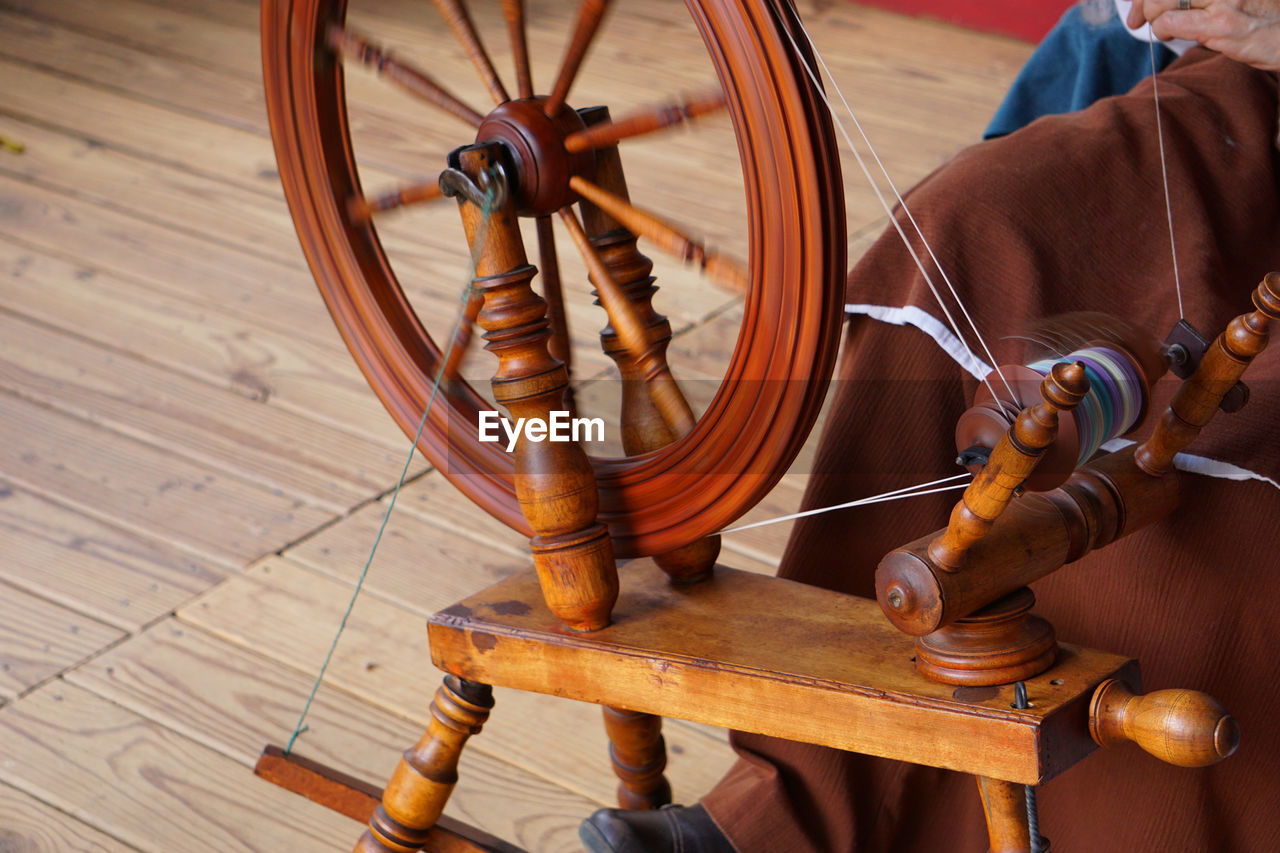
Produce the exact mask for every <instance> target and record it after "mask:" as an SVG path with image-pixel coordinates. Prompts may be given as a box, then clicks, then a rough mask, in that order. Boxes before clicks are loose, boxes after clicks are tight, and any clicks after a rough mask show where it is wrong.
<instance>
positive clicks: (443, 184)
mask: <svg viewBox="0 0 1280 853" xmlns="http://www.w3.org/2000/svg"><path fill="white" fill-rule="evenodd" d="M440 192H442V193H444V194H445V195H447V196H449V197H450V198H465V199H466V200H467V201H469V202H471V203H472V204H474V205H475V206H476V207H484V206H485V204H486V203H487V204H488V205H489V208H490V209H491V210H494V209H497V208H499V207H502V206H503V205H505V204H506V203H507V198H508V192H507V170H506V169H504V168H503V167H502V164H501V163H499V162H496V161H495V162H493V163H491V164H490V165H489V168H488V169H485V170H484V171H483V172H481V173H480V176H479V181H478V182H476V181H472V180H471V177H470V176H469V175H467V174H466V173H465V172H463V171H461V170H460V169H453V168H449V169H445V170H444V171H443V172H441V173H440ZM490 192H492V194H493V195H492V197H490V196H489V193H490Z"/></svg>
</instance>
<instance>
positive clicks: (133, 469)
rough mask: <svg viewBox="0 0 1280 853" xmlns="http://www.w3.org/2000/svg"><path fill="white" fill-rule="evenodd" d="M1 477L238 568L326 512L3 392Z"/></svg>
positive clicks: (325, 517)
mask: <svg viewBox="0 0 1280 853" xmlns="http://www.w3.org/2000/svg"><path fill="white" fill-rule="evenodd" d="M0 435H9V436H13V437H14V439H15V440H12V441H6V442H4V443H3V444H2V445H0V476H4V477H7V478H8V479H10V480H12V481H13V482H15V483H17V484H19V485H21V486H23V487H25V488H27V489H29V490H31V491H34V492H36V493H37V494H42V495H45V496H51V497H56V499H57V500H58V501H59V502H60V503H64V504H65V505H67V506H71V507H75V508H77V509H79V510H81V511H82V512H85V513H87V514H90V515H93V516H95V517H97V518H101V519H104V520H107V521H109V522H110V523H112V524H116V525H119V526H123V527H126V528H128V529H130V530H134V531H138V532H141V533H143V534H144V535H149V536H153V537H156V538H160V539H164V540H166V541H169V542H172V543H175V544H177V545H179V546H180V547H183V548H185V549H188V550H190V551H193V552H195V553H197V554H200V555H203V556H205V557H207V558H208V559H210V560H213V561H215V562H218V563H220V564H221V565H224V566H228V567H231V568H233V569H238V568H240V567H241V566H243V565H244V564H245V563H247V562H249V561H251V560H254V559H256V558H258V557H261V556H262V555H264V554H268V553H271V552H272V551H274V550H276V549H279V548H282V547H284V546H285V545H287V544H289V543H290V542H293V541H295V540H296V539H298V538H299V537H301V536H302V535H303V534H305V533H307V532H308V531H311V530H314V529H315V528H316V527H318V526H320V525H321V524H323V523H325V522H327V521H328V520H329V519H330V518H331V515H330V513H327V512H324V511H323V510H320V509H316V508H314V507H308V506H306V505H304V504H303V503H302V502H301V501H298V500H297V499H294V498H288V497H285V496H282V495H278V494H273V493H272V492H270V491H268V490H266V489H263V488H261V487H258V486H254V485H252V484H250V483H246V482H244V481H243V480H240V479H238V478H236V477H234V476H232V475H229V474H223V473H221V472H218V471H216V470H213V469H210V468H208V467H206V466H200V465H196V464H194V463H192V462H189V461H187V460H185V459H183V458H181V457H178V456H174V455H172V454H169V453H166V452H164V451H162V450H158V449H156V448H154V447H151V446H150V445H147V444H143V443H142V442H139V441H137V440H135V439H132V438H128V437H126V436H123V435H119V434H117V433H112V432H108V431H107V430H104V429H102V428H100V427H95V426H92V425H90V424H87V423H85V422H84V421H80V420H77V419H75V418H70V417H68V416H66V415H63V414H59V413H56V412H53V411H50V410H48V409H45V408H43V407H41V406H37V405H35V404H33V403H29V402H27V401H25V400H22V399H19V398H17V397H13V396H10V395H8V394H3V393H0Z"/></svg>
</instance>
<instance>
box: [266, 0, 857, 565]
mask: <svg viewBox="0 0 1280 853" xmlns="http://www.w3.org/2000/svg"><path fill="white" fill-rule="evenodd" d="M438 5H440V6H441V7H442V8H445V9H447V10H452V12H451V14H455V18H454V21H455V23H456V25H457V26H458V27H460V28H461V31H462V32H463V33H464V34H465V33H470V34H471V35H470V36H467V35H464V38H470V37H473V36H474V30H473V29H472V28H471V24H470V21H469V20H468V19H466V17H465V15H466V13H465V10H463V9H462V7H461V6H459V5H458V4H456V3H449V2H445V3H440V4H438ZM606 6H607V3H604V2H600V3H591V4H586V5H585V6H584V11H583V16H582V17H581V18H580V19H579V21H578V22H577V27H576V30H575V33H574V40H573V42H572V44H571V46H570V48H569V51H568V52H567V55H566V59H565V63H564V65H563V67H562V70H561V72H560V75H559V77H558V79H557V80H556V82H555V91H554V92H553V93H552V94H551V95H549V96H545V97H540V98H537V99H533V98H531V97H530V96H531V95H532V92H533V89H532V88H531V87H530V83H529V75H528V65H527V60H526V62H525V64H520V65H519V68H520V69H521V70H520V82H519V86H520V97H519V98H516V99H515V100H508V98H507V95H506V92H505V90H504V89H503V88H502V84H501V83H500V82H498V81H497V75H496V73H495V72H493V68H492V65H491V64H489V61H488V58H487V57H486V56H484V55H483V48H480V47H476V50H477V51H478V52H479V53H478V56H477V62H478V64H479V67H480V68H481V71H482V74H483V76H484V77H485V78H486V81H487V82H488V85H489V88H490V90H491V92H493V93H494V100H495V101H501V103H500V104H498V106H497V107H496V108H495V109H494V111H493V112H492V113H491V115H490V116H489V118H488V119H482V118H481V117H480V116H479V115H478V114H476V113H474V111H471V110H469V109H468V108H464V107H462V106H461V105H459V104H457V103H456V101H453V100H452V99H451V96H448V95H447V93H443V94H442V90H441V89H440V87H439V86H437V85H436V84H434V83H433V82H430V81H428V80H427V79H426V77H427V75H426V74H425V73H421V72H416V71H412V70H406V66H403V65H401V64H400V63H398V62H396V61H395V60H393V59H392V60H389V58H388V57H387V56H386V54H385V53H383V52H381V51H380V50H379V49H378V48H377V47H375V46H373V45H371V44H369V43H368V42H367V41H363V40H360V39H359V37H358V36H357V35H356V34H354V33H351V32H349V31H347V30H346V29H345V27H344V17H345V12H346V3H345V2H341V0H296V2H278V3H272V2H268V3H264V5H263V45H264V54H263V55H264V63H265V77H266V86H267V104H268V110H269V113H270V116H271V125H272V133H273V137H274V139H275V143H276V151H277V156H278V159H279V163H280V172H281V177H282V180H283V183H284V187H285V192H286V195H287V197H288V200H289V204H290V207H291V209H292V211H293V215H294V219H295V222H296V224H297V227H298V232H299V235H300V238H301V241H302V244H303V247H304V250H305V252H306V255H307V257H308V260H309V261H310V264H311V268H312V271H313V272H314V274H315V277H316V280H317V282H318V283H319V284H320V288H321V291H322V292H323V293H324V296H325V299H326V300H327V301H328V304H329V307H330V310H331V312H332V314H333V316H334V319H335V321H336V322H337V324H338V327H339V328H340V330H341V331H342V334H343V336H344V338H345V339H346V341H347V344H348V346H349V347H350V349H351V352H352V353H353V355H354V356H355V358H356V360H357V362H358V363H359V364H360V367H361V368H362V370H363V371H364V373H365V375H366V376H367V377H368V379H369V381H370V383H371V384H372V386H373V387H374V389H375V390H376V391H377V393H378V395H379V397H381V399H382V401H383V403H384V404H385V405H386V407H387V408H388V410H389V411H390V412H391V413H392V415H393V416H394V417H395V419H396V421H397V422H398V423H399V424H400V426H401V427H402V428H403V429H404V430H405V431H406V432H407V433H408V434H410V435H413V434H415V433H416V431H417V427H418V423H419V421H420V420H421V417H422V413H423V410H424V408H425V407H426V404H427V400H428V399H429V398H431V397H432V385H433V380H434V378H435V377H436V375H437V373H438V372H439V368H440V360H441V358H442V352H441V346H440V344H439V338H440V334H439V333H437V337H436V339H433V338H432V337H431V335H430V334H429V333H428V331H427V330H426V329H424V328H423V326H422V324H421V323H420V322H419V321H418V319H417V317H416V315H415V314H414V312H413V309H412V307H411V305H410V304H409V301H408V300H407V299H406V298H405V296H404V292H403V291H402V289H401V287H400V285H399V283H398V282H397V279H396V275H395V272H394V271H393V269H392V265H391V263H390V262H389V261H388V259H387V255H386V253H385V252H384V251H383V248H382V245H381V244H380V242H379V240H378V235H377V231H376V228H375V226H374V225H373V224H372V223H371V222H370V221H369V218H368V217H367V216H361V215H360V211H359V210H358V209H357V208H355V207H354V206H353V205H352V204H351V202H352V200H360V199H363V198H364V196H363V194H362V189H361V184H360V180H359V176H358V174H357V166H356V161H355V157H354V155H353V152H352V145H351V139H350V134H349V131H348V125H347V111H346V103H345V94H344V72H343V63H342V61H340V58H339V56H338V54H339V53H342V54H344V55H347V56H348V57H349V58H350V57H352V55H355V56H356V57H359V56H363V57H364V58H365V60H367V61H369V62H371V63H372V64H374V65H377V66H378V67H380V68H382V69H383V71H384V72H385V73H386V74H387V76H389V77H395V78H397V79H400V80H402V81H404V80H409V81H410V82H408V83H407V84H406V85H409V86H413V87H416V91H418V92H419V93H422V92H426V93H427V97H430V98H432V99H434V100H435V101H436V103H437V104H438V103H441V102H444V103H445V108H446V109H447V110H449V111H450V112H452V113H454V114H455V115H457V114H459V113H462V115H463V117H464V120H466V121H467V122H468V123H470V124H473V125H478V126H479V127H478V136H479V139H480V140H481V141H486V140H494V139H501V140H502V141H503V144H504V145H505V146H506V147H507V150H514V149H517V146H514V145H512V144H511V137H513V136H515V137H518V138H519V140H523V141H527V142H528V144H527V145H525V146H523V147H522V148H519V149H518V150H517V153H516V155H515V156H514V157H513V158H512V159H511V160H509V161H508V163H507V165H509V166H511V167H512V174H511V175H510V176H509V177H510V180H511V182H512V185H513V187H515V188H523V190H527V189H528V188H529V187H532V186H534V185H540V187H541V189H540V190H539V195H538V197H537V199H536V200H535V199H534V198H533V197H532V195H531V194H530V193H529V192H527V191H525V192H522V195H521V203H522V204H524V205H525V208H524V212H525V213H526V214H529V213H532V214H536V215H538V216H540V217H546V216H548V215H549V214H550V213H552V212H554V211H555V210H557V209H559V208H561V207H564V206H566V205H567V204H569V203H572V202H573V201H574V200H575V199H576V193H575V192H574V191H573V190H571V189H570V188H569V185H568V184H569V180H570V178H578V179H586V178H589V177H594V175H593V174H592V173H593V172H594V169H595V166H596V158H595V157H593V156H592V151H593V149H591V148H588V149H586V150H585V151H584V152H582V155H581V156H578V157H576V158H575V157H570V158H566V157H564V155H563V150H564V146H563V137H564V136H566V135H568V134H570V133H573V132H574V130H577V131H581V130H582V129H583V126H582V124H581V120H580V119H578V117H577V115H576V114H574V113H573V112H572V110H569V109H568V108H567V107H563V108H556V107H553V108H552V109H551V110H548V109H546V108H547V107H548V105H549V104H548V102H549V101H551V100H553V99H554V100H555V101H556V102H559V103H563V99H564V97H565V95H566V91H565V90H567V88H568V85H569V83H571V82H572V79H573V74H574V71H575V70H576V67H577V63H578V62H580V61H581V58H582V51H584V50H585V49H586V47H587V46H588V45H589V43H590V41H591V38H592V34H593V33H594V32H595V29H596V27H597V25H598V24H599V23H600V18H601V16H603V14H604V11H605V7H606ZM689 6H690V11H691V13H692V16H693V21H694V23H695V24H696V25H697V27H698V29H699V31H700V32H701V34H702V38H703V41H704V44H705V45H706V49H707V52H708V53H709V55H710V58H711V61H712V63H713V65H714V67H715V69H716V71H717V73H718V74H719V78H720V82H721V86H722V89H723V96H724V101H725V104H726V106H727V108H728V110H729V113H730V115H731V116H732V120H733V124H734V127H735V129H736V135H737V140H738V146H739V151H740V156H741V162H742V164H743V175H744V180H745V184H746V188H747V195H748V229H749V238H750V246H751V257H750V262H749V264H748V265H747V267H746V270H745V277H746V278H747V279H748V281H749V288H748V296H747V300H746V305H745V316H744V320H743V327H742V332H741V334H740V336H739V340H738V344H737V348H736V350H735V352H734V355H733V358H732V359H731V361H730V363H729V366H728V368H727V372H726V375H725V380H724V382H723V384H722V386H721V390H720V393H719V394H718V395H717V396H716V398H715V399H714V400H713V401H712V403H711V404H710V406H709V407H708V409H707V411H706V413H705V414H704V416H703V417H702V418H701V419H700V420H699V421H698V422H697V424H696V425H695V426H694V427H693V428H692V429H691V430H689V431H688V433H687V434H685V435H683V436H681V437H680V438H678V439H677V440H676V441H675V442H673V443H671V444H669V445H667V446H665V447H661V448H658V449H655V450H653V451H652V452H649V453H646V454H644V455H643V456H640V457H637V458H622V459H595V460H593V467H594V470H595V480H596V483H597V484H598V488H599V494H600V512H599V518H600V520H601V521H602V522H604V523H605V524H607V526H608V528H609V532H610V536H611V538H612V541H613V547H614V550H615V552H616V553H617V554H618V555H619V556H624V557H625V556H641V555H652V554H658V553H663V552H666V551H669V550H671V549H672V548H675V547H678V546H681V545H685V544H687V543H689V542H692V541H694V540H696V539H698V538H699V537H701V536H705V535H707V534H709V533H711V532H713V531H715V530H718V529H720V528H722V527H723V526H725V525H726V524H727V523H728V522H730V521H731V520H732V519H734V518H735V517H737V516H738V515H739V514H741V513H742V512H744V511H745V510H746V509H748V508H750V507H751V506H753V505H754V504H755V503H756V502H757V501H758V500H759V499H760V498H761V497H763V496H764V494H766V493H767V492H768V490H769V489H770V488H771V487H772V486H773V485H774V483H775V482H776V480H777V477H778V476H780V475H781V473H782V471H783V470H785V468H786V466H787V464H788V463H789V462H790V460H791V459H792V458H793V457H794V455H795V454H796V453H797V452H798V450H799V448H800V446H801V445H802V444H803V442H804V439H805V436H806V435H807V432H808V430H809V428H810V427H811V426H812V423H813V420H814V418H815V417H816V415H817V412H818V409H819V407H820V405H821V401H822V395H823V393H824V391H825V380H826V378H827V377H828V376H829V375H830V372H831V369H832V366H833V363H834V356H835V349H836V345H837V342H838V326H839V322H840V307H839V306H840V300H841V295H842V284H843V276H844V266H845V265H844V233H843V207H842V200H843V199H842V194H841V190H840V186H841V182H840V176H839V165H838V160H837V157H836V154H835V144H834V141H833V138H832V132H831V127H830V122H829V118H828V117H827V114H826V110H825V107H823V106H822V104H821V103H820V101H819V100H818V99H817V98H816V97H815V95H814V93H813V91H812V86H811V84H810V83H809V81H808V78H807V77H806V76H805V71H804V70H803V68H802V67H801V66H800V65H799V63H798V62H797V61H796V58H795V50H794V48H793V47H792V46H791V42H790V37H789V36H788V35H787V31H788V28H790V27H791V26H792V25H793V24H792V17H791V16H792V14H793V12H792V10H791V9H790V7H789V4H788V3H786V2H782V1H781V0H769V2H752V0H700V1H699V2H692V3H690V4H689ZM504 10H505V11H506V14H507V15H508V18H509V21H510V22H511V25H512V27H513V28H514V29H513V31H514V32H516V33H518V34H519V36H518V37H517V39H516V41H515V42H514V43H515V44H517V45H522V44H523V41H524V40H523V34H522V31H521V27H522V26H523V11H522V4H521V3H505V4H504ZM520 49H521V50H522V49H523V48H520ZM689 111H690V110H689V109H688V107H687V106H686V108H685V112H689ZM547 112H551V113H553V115H554V116H555V117H556V121H549V120H548V119H547V117H546V113H547ZM655 117H656V114H655ZM613 127H614V128H621V130H622V131H623V132H624V133H625V132H626V127H625V126H624V124H623V122H621V121H620V122H618V123H617V124H615V125H613ZM476 134H477V131H471V132H470V135H468V134H466V133H460V134H459V136H458V139H457V144H459V145H465V144H468V143H471V142H473V141H475V140H476V139H477V135H476ZM557 134H558V135H559V136H557ZM556 150H558V151H559V152H560V156H558V157H557V156H555V154H554V153H553V152H554V151H556ZM445 153H446V152H443V151H441V152H438V155H437V158H438V159H437V160H436V161H435V162H434V163H426V164H424V168H429V169H438V168H442V167H443V166H444V165H445V164H444V157H443V155H444V154H445ZM553 185H554V186H553ZM426 193H427V194H428V195H430V194H431V190H430V189H428V190H426ZM610 195H611V196H612V197H614V198H617V196H616V195H613V194H612V193H610ZM399 200H400V201H403V200H405V199H403V198H402V199H399ZM665 236H667V237H669V238H670V239H672V240H674V241H677V242H680V243H681V244H680V246H679V247H678V249H677V250H678V251H681V252H683V253H685V254H686V255H688V254H690V253H695V254H696V253H697V252H698V251H700V249H694V248H691V247H692V246H693V244H692V243H691V242H690V241H683V242H681V241H682V240H683V235H681V234H680V233H679V232H677V231H675V230H668V231H667V232H666V235H665ZM701 261H702V263H704V264H705V265H706V266H707V268H708V270H711V271H712V272H714V268H713V263H710V262H709V261H714V258H713V257H703V258H701ZM796 380H799V381H796ZM482 408H487V406H486V404H485V403H484V402H483V401H482V400H481V398H480V396H479V395H478V394H477V393H476V392H475V391H473V390H472V389H470V388H469V387H467V386H466V385H465V384H463V383H448V384H447V385H446V387H444V388H442V389H441V391H440V393H439V396H438V398H437V399H436V400H435V401H434V403H433V404H432V409H431V412H430V416H429V418H428V421H427V424H426V428H425V430H424V434H423V438H422V441H421V447H422V449H423V451H424V452H425V453H426V455H427V456H428V457H429V458H430V459H431V460H432V462H433V463H435V464H436V465H437V467H439V468H440V469H441V470H442V471H444V472H445V473H446V475H447V476H448V477H449V478H450V479H451V480H452V481H453V482H454V483H455V485H457V486H458V487H459V488H460V489H462V491H463V492H465V493H466V494H467V496H468V497H470V498H471V499H472V500H473V501H475V502H476V503H477V504H478V505H480V506H481V507H482V508H484V509H485V510H486V511H488V512H489V513H491V514H492V515H494V516H496V517H497V518H499V519H501V520H502V521H504V522H506V523H507V524H509V525H510V526H512V527H515V528H516V529H519V530H522V531H524V532H526V533H528V532H530V531H529V527H528V524H527V522H526V521H525V519H524V517H523V516H522V515H521V513H520V509H519V507H518V505H517V501H516V496H515V489H514V469H513V463H512V457H511V455H510V454H508V453H506V452H504V451H503V450H502V449H501V448H500V447H498V446H496V445H493V444H482V443H480V442H479V441H478V440H477V438H476V430H475V428H474V426H473V425H474V424H475V422H476V419H477V413H478V412H479V411H480V410H481V409H482ZM460 425H465V426H460ZM744 425H746V426H747V428H746V429H744V428H743V427H744ZM695 471H696V472H704V473H705V472H744V471H749V472H751V473H748V474H746V475H745V476H743V475H741V474H736V475H733V476H720V477H707V476H702V477H701V478H700V480H699V483H700V486H699V488H697V489H690V488H688V485H687V484H688V477H689V475H690V474H691V473H693V472H695Z"/></svg>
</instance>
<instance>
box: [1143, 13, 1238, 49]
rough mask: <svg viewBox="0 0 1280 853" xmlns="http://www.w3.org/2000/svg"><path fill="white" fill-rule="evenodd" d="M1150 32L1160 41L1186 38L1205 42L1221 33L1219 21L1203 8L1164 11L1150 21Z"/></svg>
mask: <svg viewBox="0 0 1280 853" xmlns="http://www.w3.org/2000/svg"><path fill="white" fill-rule="evenodd" d="M1151 32H1152V33H1154V34H1155V37H1156V38H1158V39H1160V41H1168V40H1169V39H1186V40H1187V41H1198V42H1205V41H1208V40H1209V39H1211V38H1215V37H1217V36H1220V35H1222V27H1221V26H1220V21H1218V20H1217V19H1215V17H1214V16H1213V15H1212V14H1211V13H1210V12H1209V11H1207V10H1205V9H1188V10H1187V11H1185V12H1177V11H1174V12H1166V13H1165V14H1163V15H1161V16H1160V17H1158V18H1156V19H1155V20H1154V21H1152V22H1151Z"/></svg>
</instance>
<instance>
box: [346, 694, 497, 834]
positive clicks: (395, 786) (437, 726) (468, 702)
mask: <svg viewBox="0 0 1280 853" xmlns="http://www.w3.org/2000/svg"><path fill="white" fill-rule="evenodd" d="M491 708H493V688H491V687H489V686H488V685H487V684H477V683H475V682H472V681H464V680H462V679H460V678H458V677H457V676H455V675H449V676H445V679H444V684H442V685H440V689H439V690H437V691H436V696H435V699H433V700H432V702H431V723H430V725H428V726H427V732H426V734H424V735H423V736H422V740H420V741H418V743H417V745H416V746H414V747H413V748H412V749H409V750H406V751H405V754H404V757H403V758H401V759H400V764H399V766H397V767H396V772H395V773H394V774H393V775H392V776H391V781H390V782H388V783H387V787H386V789H385V790H384V791H383V792H382V804H381V805H379V806H378V808H377V810H376V811H374V813H373V817H372V818H370V819H369V828H368V829H367V830H365V833H364V835H362V836H360V841H359V842H358V843H357V844H356V848H355V850H356V853H411V852H412V851H415V850H421V849H422V847H423V845H424V844H426V842H427V835H428V833H429V832H430V831H431V827H433V826H435V823H436V821H437V820H439V819H440V813H441V812H442V811H444V804H445V802H446V801H448V799H449V794H450V793H451V792H452V791H453V786H454V784H455V783H457V781H458V758H459V756H461V754H462V745H463V744H464V743H466V742H467V738H468V737H470V736H471V735H473V734H477V733H479V731H480V727H481V726H483V725H484V722H485V720H487V719H489V710H490V709H491Z"/></svg>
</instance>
